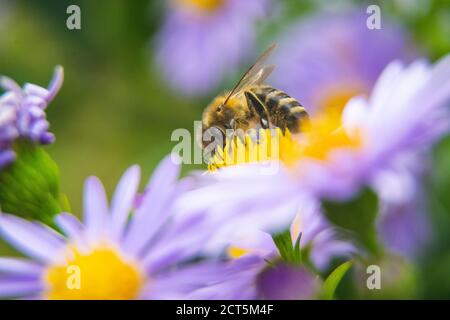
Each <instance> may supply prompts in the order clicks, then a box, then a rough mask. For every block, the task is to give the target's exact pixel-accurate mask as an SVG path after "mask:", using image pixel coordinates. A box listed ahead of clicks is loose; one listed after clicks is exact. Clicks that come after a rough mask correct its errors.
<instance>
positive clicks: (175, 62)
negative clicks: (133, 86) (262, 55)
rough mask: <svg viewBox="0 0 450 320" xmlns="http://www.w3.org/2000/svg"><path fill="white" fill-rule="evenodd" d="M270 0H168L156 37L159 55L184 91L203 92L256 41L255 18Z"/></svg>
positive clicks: (170, 79)
mask: <svg viewBox="0 0 450 320" xmlns="http://www.w3.org/2000/svg"><path fill="white" fill-rule="evenodd" d="M267 4H268V0H246V1H241V0H204V1H198V0H183V1H175V2H174V3H171V5H170V6H169V8H168V11H167V15H166V17H165V22H164V25H163V26H162V29H161V30H160V32H159V35H158V38H157V47H158V48H157V60H158V64H159V65H160V67H161V69H162V71H163V73H164V74H165V76H166V78H167V80H168V82H169V83H170V85H172V86H173V87H174V88H175V89H177V90H180V91H181V92H183V93H184V94H205V93H206V92H208V91H209V90H211V89H214V88H215V87H217V86H218V84H219V83H220V81H222V80H223V78H224V76H225V75H226V74H228V73H230V72H232V71H233V70H234V69H236V68H237V67H238V66H239V64H240V63H241V62H242V60H243V59H244V58H245V57H246V56H247V55H248V54H249V53H251V50H252V48H253V47H254V46H255V33H256V31H255V22H256V20H258V19H261V18H262V17H263V16H264V12H265V9H266V7H267Z"/></svg>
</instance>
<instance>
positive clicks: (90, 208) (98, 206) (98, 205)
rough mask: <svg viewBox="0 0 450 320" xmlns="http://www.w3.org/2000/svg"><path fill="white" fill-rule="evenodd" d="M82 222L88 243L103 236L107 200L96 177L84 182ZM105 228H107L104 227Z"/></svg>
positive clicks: (106, 221) (106, 222)
mask: <svg viewBox="0 0 450 320" xmlns="http://www.w3.org/2000/svg"><path fill="white" fill-rule="evenodd" d="M83 199H84V202H83V212H84V215H83V221H84V224H85V225H86V232H87V235H88V239H89V241H95V240H98V239H99V238H100V237H101V236H103V235H104V234H102V233H104V232H105V227H106V225H107V224H108V222H109V221H108V220H107V219H108V213H109V211H108V200H107V198H106V192H105V189H104V188H103V184H102V183H101V181H100V180H99V179H98V178H97V177H90V178H88V179H87V180H86V183H85V187H84V194H83ZM106 228H107V227H106Z"/></svg>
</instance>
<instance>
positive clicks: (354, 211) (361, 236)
mask: <svg viewBox="0 0 450 320" xmlns="http://www.w3.org/2000/svg"><path fill="white" fill-rule="evenodd" d="M322 208H323V209H324V212H325V215H326V216H327V218H328V219H329V220H330V221H331V222H332V223H333V224H334V225H336V226H337V227H339V228H342V229H344V231H349V234H350V236H352V237H354V240H356V241H357V243H359V244H360V245H361V246H362V247H364V248H366V249H367V250H368V251H369V252H370V253H372V254H374V255H377V254H379V253H380V246H379V243H378V239H377V235H376V226H375V223H376V217H377V213H378V197H377V195H376V194H375V193H374V192H373V191H372V190H370V189H368V188H366V189H364V190H363V191H362V192H361V193H360V194H359V195H358V196H356V197H355V198H353V199H351V200H350V201H347V202H332V201H323V202H322Z"/></svg>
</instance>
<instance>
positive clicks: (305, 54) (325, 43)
mask: <svg viewBox="0 0 450 320" xmlns="http://www.w3.org/2000/svg"><path fill="white" fill-rule="evenodd" d="M366 19H367V15H366V12H365V9H364V8H359V9H355V10H352V11H348V12H343V13H340V14H337V15H336V14H333V15H331V14H329V13H325V14H319V15H315V16H311V17H309V18H307V19H306V20H302V21H300V22H299V23H297V24H294V25H293V26H292V27H291V29H290V30H288V32H287V33H286V35H285V36H284V38H283V39H282V41H281V42H280V46H279V50H278V51H277V52H276V53H275V59H274V60H275V63H276V64H277V66H278V69H277V71H276V72H274V75H273V82H274V84H275V85H276V86H278V87H279V88H281V89H283V90H285V91H286V92H287V93H289V94H290V95H292V96H294V97H296V98H297V99H299V100H300V101H301V102H302V103H303V104H304V105H305V106H306V107H307V108H308V110H309V111H310V112H311V113H314V112H315V111H318V109H319V108H321V107H324V106H323V105H322V102H323V101H324V99H326V98H327V96H328V95H329V94H332V93H333V91H331V90H338V91H339V90H342V89H344V90H345V89H346V88H347V89H352V90H356V91H358V92H356V94H367V93H369V92H370V88H371V87H372V86H373V84H374V83H375V81H376V79H377V77H378V75H379V74H380V73H381V71H382V70H383V68H384V67H385V66H386V65H387V64H388V63H389V62H391V61H392V60H394V59H399V58H406V59H407V58H409V57H410V56H411V55H412V54H411V52H412V50H410V49H411V48H410V45H409V44H408V43H407V39H406V34H405V32H404V31H403V30H401V28H400V27H399V26H397V25H395V24H393V23H391V22H389V21H385V22H383V28H382V29H381V30H369V29H368V28H367V26H366ZM317 34H321V35H323V36H322V37H317V36H316V35H317Z"/></svg>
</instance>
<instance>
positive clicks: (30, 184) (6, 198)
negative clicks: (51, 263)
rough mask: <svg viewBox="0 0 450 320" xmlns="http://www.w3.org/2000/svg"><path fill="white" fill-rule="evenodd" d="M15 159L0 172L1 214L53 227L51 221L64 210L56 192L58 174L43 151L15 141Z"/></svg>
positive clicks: (66, 203) (58, 192)
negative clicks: (13, 215) (8, 214)
mask: <svg viewBox="0 0 450 320" xmlns="http://www.w3.org/2000/svg"><path fill="white" fill-rule="evenodd" d="M14 150H15V151H16V154H17V159H16V160H15V161H14V163H12V164H11V165H10V166H8V167H6V168H4V169H3V170H2V171H0V208H1V210H2V211H3V212H6V213H10V214H15V215H18V216H21V217H23V218H28V219H33V220H40V221H42V222H44V223H46V224H48V225H51V226H52V225H53V217H54V216H55V215H56V214H57V213H60V212H61V211H62V209H63V208H64V209H67V208H68V201H67V199H66V198H65V196H63V195H62V194H61V193H60V191H59V170H58V166H57V165H56V163H55V162H54V161H53V159H52V158H51V157H50V156H49V155H48V154H47V152H45V151H44V149H43V148H41V147H39V146H35V145H33V144H31V143H29V142H27V141H19V142H17V143H16V144H15V146H14Z"/></svg>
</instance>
